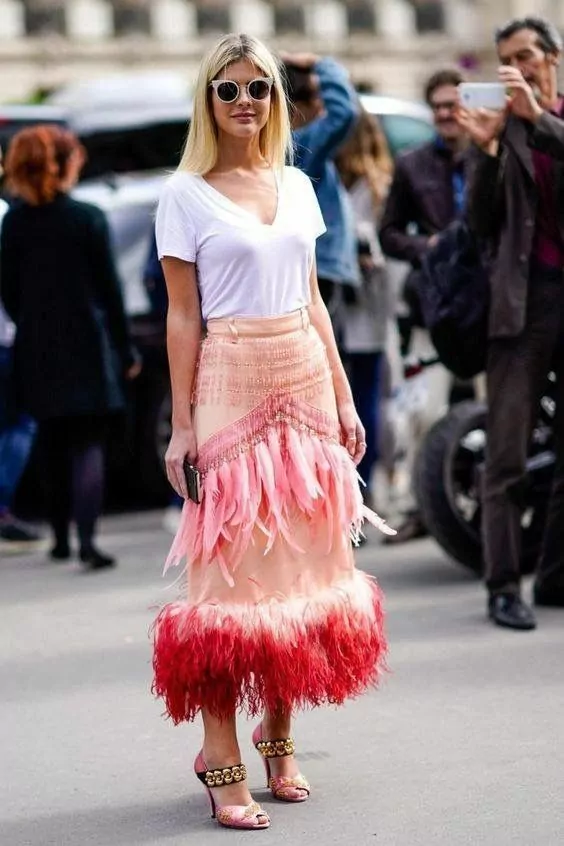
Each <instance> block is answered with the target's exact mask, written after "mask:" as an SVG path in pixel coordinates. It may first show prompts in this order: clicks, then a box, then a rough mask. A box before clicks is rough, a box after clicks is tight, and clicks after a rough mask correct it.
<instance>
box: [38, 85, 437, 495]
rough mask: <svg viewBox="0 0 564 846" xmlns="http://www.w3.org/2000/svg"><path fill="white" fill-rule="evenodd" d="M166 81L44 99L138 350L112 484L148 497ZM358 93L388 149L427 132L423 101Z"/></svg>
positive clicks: (173, 126) (176, 129)
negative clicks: (78, 170)
mask: <svg viewBox="0 0 564 846" xmlns="http://www.w3.org/2000/svg"><path fill="white" fill-rule="evenodd" d="M136 79H137V77H136ZM169 82H170V86H169V88H168V89H166V90H167V91H168V92H169V93H168V95H166V94H162V91H163V84H162V80H161V86H160V88H159V87H158V86H157V90H160V92H161V96H160V97H159V98H158V99H156V100H155V99H154V94H153V95H152V96H153V100H150V98H149V95H148V93H147V90H145V91H144V90H143V89H142V86H139V85H138V86H137V87H134V86H133V85H132V84H126V83H124V87H125V89H126V92H123V91H122V93H121V94H119V92H117V93H116V88H115V85H112V84H111V83H108V84H107V85H106V86H103V85H102V86H99V87H96V86H95V85H94V84H91V87H90V88H89V89H87V90H86V89H84V84H80V85H78V86H77V87H76V89H74V94H73V95H72V96H66V97H63V96H59V97H55V98H53V100H54V102H53V103H52V104H51V105H50V107H49V108H51V109H53V110H54V111H53V116H55V115H57V116H58V120H60V121H66V123H67V125H69V126H70V127H71V128H72V129H73V130H74V131H75V132H76V133H77V134H78V136H79V137H80V139H81V141H82V143H83V144H84V145H85V147H86V150H87V153H88V163H87V165H86V168H85V170H84V172H83V176H82V180H81V182H80V183H79V185H77V187H76V188H75V189H74V192H73V193H74V196H76V198H77V199H82V200H85V201H87V202H91V203H94V204H96V205H97V206H99V207H100V208H102V209H103V210H104V211H105V213H106V215H107V217H108V221H109V224H110V227H111V230H112V233H113V237H114V244H115V250H116V259H117V264H118V269H119V272H120V276H121V279H122V281H123V293H124V300H125V305H126V310H127V312H128V314H129V316H130V320H131V325H132V331H133V335H134V338H135V341H136V343H137V346H138V347H139V349H140V351H141V353H142V355H143V359H144V369H143V373H142V375H141V377H140V378H139V379H138V380H137V381H136V383H135V384H134V385H132V386H130V400H131V401H130V404H129V415H128V420H127V430H126V433H125V437H124V438H122V439H120V445H119V448H118V449H116V450H115V455H114V456H113V458H112V462H111V465H112V467H111V476H112V480H113V481H112V484H113V486H117V487H119V486H120V485H121V484H122V483H123V480H127V487H132V488H134V489H135V490H137V491H143V494H144V496H145V497H147V498H148V499H149V500H151V501H154V502H155V503H158V502H160V501H165V499H166V497H167V496H168V494H169V489H168V483H167V482H166V479H165V476H164V472H163V463H162V458H163V455H164V451H165V449H166V445H167V443H168V439H169V436H170V394H169V384H168V370H167V361H166V352H165V334H164V325H163V321H162V319H161V318H160V317H157V316H155V315H154V314H152V313H151V308H150V301H149V298H148V296H147V292H146V290H145V285H144V279H143V271H144V267H145V263H146V259H147V256H148V251H149V248H150V244H151V238H152V232H153V220H154V213H155V209H156V204H157V201H158V197H159V191H160V189H161V186H162V184H163V182H164V180H165V179H166V177H167V174H168V173H169V172H171V171H173V170H174V168H175V167H176V165H177V162H178V160H179V157H180V153H181V150H182V147H183V144H184V140H185V137H186V132H187V127H188V121H189V117H190V101H189V99H188V98H187V97H186V96H185V95H184V94H183V91H182V89H181V87H180V86H179V85H176V84H175V83H174V81H173V80H172V79H171V80H169ZM92 86H94V88H92ZM151 90H152V89H151ZM127 91H129V94H130V96H129V99H128V100H127V101H125V102H127V106H126V107H125V108H119V103H120V102H121V101H120V99H119V98H120V97H124V96H125V94H126V93H127ZM132 92H133V93H132ZM149 93H150V92H149ZM361 99H362V102H363V105H364V106H365V107H366V108H367V110H368V111H369V112H371V113H372V114H374V115H376V116H377V117H378V118H379V119H380V121H381V124H382V127H383V130H384V132H385V134H386V137H387V139H388V143H389V145H390V150H391V152H392V154H393V155H394V156H395V155H397V153H398V152H400V151H401V150H403V149H405V148H406V147H410V146H413V145H415V144H419V143H423V142H425V141H427V140H429V139H430V138H431V137H432V136H433V132H434V130H433V125H432V117H431V114H430V112H429V110H428V109H427V107H426V106H423V105H421V104H418V103H412V102H409V101H404V100H399V99H396V98H393V97H383V96H376V95H362V96H361ZM85 103H86V104H87V105H86V106H85ZM24 108H26V107H24ZM29 108H32V107H29ZM45 108H47V107H45ZM393 268H394V270H393V272H394V275H395V276H396V278H397V279H398V280H399V279H400V278H401V277H402V276H403V275H404V272H405V271H404V267H403V266H402V265H399V264H397V263H395V264H394V265H393ZM398 284H399V283H398Z"/></svg>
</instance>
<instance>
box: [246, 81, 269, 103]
mask: <svg viewBox="0 0 564 846" xmlns="http://www.w3.org/2000/svg"><path fill="white" fill-rule="evenodd" d="M269 94H270V85H269V84H268V82H265V81H264V79H255V80H253V82H251V84H250V85H249V96H250V97H252V98H253V100H266V98H267V97H268V95H269Z"/></svg>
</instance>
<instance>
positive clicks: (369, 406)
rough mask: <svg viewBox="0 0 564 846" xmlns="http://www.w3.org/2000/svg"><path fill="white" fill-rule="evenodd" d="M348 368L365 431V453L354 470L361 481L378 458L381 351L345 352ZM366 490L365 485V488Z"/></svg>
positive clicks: (368, 483)
mask: <svg viewBox="0 0 564 846" xmlns="http://www.w3.org/2000/svg"><path fill="white" fill-rule="evenodd" d="M346 364H347V371H348V376H349V381H350V384H351V390H352V395H353V399H354V403H355V406H356V410H357V412H358V416H359V417H360V420H361V422H362V425H363V426H364V429H365V431H366V452H365V454H364V458H363V459H362V461H361V462H360V464H359V465H358V467H357V470H358V472H359V474H360V476H361V478H362V480H363V481H364V482H366V484H367V485H370V477H371V476H372V471H373V470H374V466H375V464H376V461H377V460H378V435H379V432H378V428H379V427H378V422H379V420H378V419H379V410H380V385H381V378H380V374H381V372H382V366H381V365H382V353H381V352H370V353H347V356H346ZM365 490H366V492H367V493H368V492H369V490H368V488H366V489H364V488H363V492H364V491H365Z"/></svg>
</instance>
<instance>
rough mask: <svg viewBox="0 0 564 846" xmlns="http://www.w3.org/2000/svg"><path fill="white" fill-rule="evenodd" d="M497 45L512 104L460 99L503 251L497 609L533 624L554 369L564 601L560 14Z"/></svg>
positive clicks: (487, 232) (495, 335) (495, 454)
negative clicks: (530, 517)
mask: <svg viewBox="0 0 564 846" xmlns="http://www.w3.org/2000/svg"><path fill="white" fill-rule="evenodd" d="M496 44H497V50H498V55H499V60H500V64H501V67H500V69H499V80H500V82H501V83H502V84H503V85H504V86H505V88H506V90H507V99H506V104H505V107H504V108H503V109H500V110H498V111H492V110H487V109H483V108H481V109H480V108H476V109H465V108H462V107H460V109H459V112H458V120H459V123H460V125H461V126H462V127H463V128H464V129H465V130H466V132H468V134H469V135H470V137H471V138H472V140H473V142H474V144H475V146H476V148H477V153H476V167H475V171H474V173H473V175H472V177H471V179H470V185H469V198H468V199H469V209H468V211H469V218H470V223H471V225H472V226H473V228H474V230H475V232H476V233H477V234H478V235H479V236H481V237H483V238H485V239H486V241H487V242H489V247H490V250H491V255H492V256H493V259H492V264H491V277H490V283H491V284H490V287H491V302H490V315H489V344H488V360H487V392H488V423H487V455H486V469H485V488H484V513H483V539H484V556H485V570H486V572H485V577H486V586H487V589H488V592H489V602H488V612H489V617H490V619H491V620H492V621H493V622H494V623H496V624H497V625H500V626H504V627H507V628H512V629H521V630H527V629H533V628H535V627H536V620H535V616H534V614H533V611H532V610H531V608H530V607H529V606H528V605H526V604H525V603H524V602H523V600H522V598H521V595H520V567H519V562H520V552H521V519H522V514H523V508H524V504H525V501H524V495H525V493H526V490H525V467H526V459H527V449H528V444H529V441H530V437H531V433H532V429H533V426H534V423H535V419H536V415H537V410H538V403H539V400H540V398H541V396H542V392H543V389H544V387H545V385H546V380H547V376H548V373H549V371H550V370H551V369H553V370H555V371H556V374H557V383H556V405H557V410H556V416H555V419H554V435H555V443H556V450H557V461H556V468H555V476H554V482H553V490H552V495H551V499H550V503H549V508H548V517H547V523H546V528H545V536H544V542H543V545H542V551H541V556H540V561H539V564H538V569H537V575H536V581H535V588H534V599H535V603H536V605H537V606H553V607H564V100H563V98H562V97H561V96H559V93H558V83H557V69H558V65H559V62H560V59H561V55H562V39H561V37H560V35H559V33H558V31H557V29H556V28H555V27H554V26H553V25H552V24H550V23H549V22H548V21H546V20H544V19H541V18H536V17H526V18H521V19H516V20H513V21H511V22H510V23H508V24H507V25H505V26H504V27H503V28H502V29H500V30H498V32H497V33H496Z"/></svg>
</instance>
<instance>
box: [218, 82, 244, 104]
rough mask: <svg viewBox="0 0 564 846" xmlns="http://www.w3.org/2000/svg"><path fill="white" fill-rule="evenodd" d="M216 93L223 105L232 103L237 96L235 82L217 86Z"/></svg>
mask: <svg viewBox="0 0 564 846" xmlns="http://www.w3.org/2000/svg"><path fill="white" fill-rule="evenodd" d="M216 93H217V96H218V97H219V99H220V100H221V101H222V102H223V103H232V102H233V101H234V100H236V99H237V97H238V96H239V86H238V85H237V83H236V82H222V83H221V85H218V86H217V88H216Z"/></svg>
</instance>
